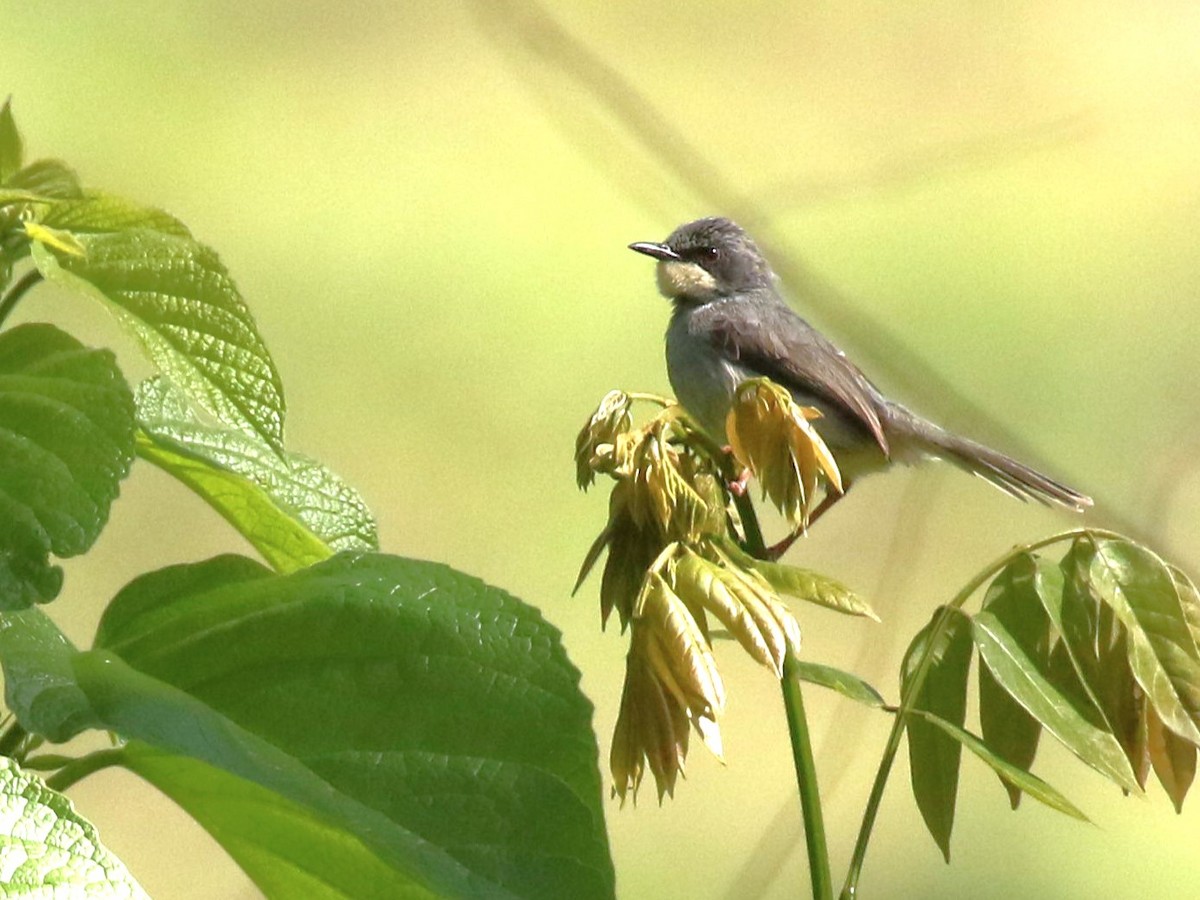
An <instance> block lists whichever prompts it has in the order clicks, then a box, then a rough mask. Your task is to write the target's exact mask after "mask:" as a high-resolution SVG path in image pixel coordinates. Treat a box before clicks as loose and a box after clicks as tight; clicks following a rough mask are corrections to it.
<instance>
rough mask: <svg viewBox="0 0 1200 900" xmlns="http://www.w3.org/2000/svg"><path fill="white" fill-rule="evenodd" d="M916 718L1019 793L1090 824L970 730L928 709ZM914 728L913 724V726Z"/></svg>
mask: <svg viewBox="0 0 1200 900" xmlns="http://www.w3.org/2000/svg"><path fill="white" fill-rule="evenodd" d="M916 715H918V716H920V717H921V718H922V719H923V720H924V721H926V722H929V723H930V724H931V725H933V726H934V727H936V728H938V729H940V730H941V731H943V732H944V733H946V734H947V735H949V736H950V737H951V738H953V739H954V740H956V741H958V742H959V743H960V744H962V745H963V746H964V747H966V748H967V749H968V750H970V751H971V752H972V753H974V754H975V755H976V756H977V757H979V758H980V759H981V760H983V761H984V762H985V763H987V764H988V765H989V766H991V767H992V770H993V771H994V772H995V773H996V774H997V775H999V776H1000V778H1001V779H1002V780H1003V781H1005V782H1006V783H1008V784H1009V785H1011V786H1012V788H1013V790H1014V791H1016V792H1017V793H1020V792H1022V791H1023V792H1024V793H1026V794H1028V795H1029V796H1030V797H1032V798H1033V799H1034V800H1037V801H1039V802H1040V803H1044V804H1046V805H1047V806H1049V807H1050V808H1051V809H1056V810H1058V811H1059V812H1061V813H1066V814H1067V815H1068V816H1071V817H1072V818H1075V819H1079V820H1080V821H1082V822H1087V821H1089V820H1088V817H1087V816H1085V815H1084V814H1083V813H1082V812H1081V811H1080V809H1079V807H1077V806H1076V805H1075V804H1074V803H1072V802H1071V801H1070V800H1068V799H1067V798H1066V797H1064V796H1063V795H1062V794H1060V793H1059V792H1058V791H1056V790H1055V789H1054V788H1052V787H1051V786H1050V785H1048V784H1047V783H1046V782H1045V781H1043V780H1042V779H1040V778H1038V777H1037V776H1036V775H1034V774H1033V773H1031V772H1027V771H1025V770H1024V769H1021V768H1018V767H1017V766H1014V765H1012V764H1011V763H1009V762H1008V761H1007V760H1005V759H1002V758H1001V757H1000V756H998V755H996V754H995V753H993V752H992V751H991V748H989V747H988V746H987V744H985V743H984V742H983V741H981V740H980V739H979V738H977V737H976V736H975V735H973V734H971V732H969V731H966V730H965V729H963V728H960V727H958V726H957V725H952V724H951V723H949V722H947V721H946V720H945V719H943V718H941V717H940V716H935V715H932V714H931V713H929V712H926V711H924V710H917V711H916ZM910 727H911V725H910Z"/></svg>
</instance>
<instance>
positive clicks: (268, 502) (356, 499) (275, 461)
mask: <svg viewBox="0 0 1200 900" xmlns="http://www.w3.org/2000/svg"><path fill="white" fill-rule="evenodd" d="M136 404H137V416H138V420H139V422H140V423H141V426H142V431H141V433H140V434H139V436H138V444H137V447H138V454H139V455H140V456H141V457H142V458H143V459H146V460H148V461H149V462H152V463H154V464H155V465H157V466H159V467H160V468H162V469H163V470H164V471H166V472H167V473H169V474H170V475H172V476H174V477H175V478H178V479H179V480H180V481H182V482H183V483H184V484H186V485H187V486H188V487H190V488H191V489H192V490H193V491H195V492H196V493H197V494H198V495H199V496H200V497H201V498H203V499H204V500H205V501H206V502H207V503H208V504H209V505H211V506H212V507H213V508H214V509H215V510H217V512H219V513H220V514H221V515H222V516H223V517H224V518H225V519H226V521H228V522H229V523H230V524H231V525H233V527H234V528H236V529H237V530H238V532H239V533H241V534H242V536H243V537H245V538H246V540H248V541H249V542H250V543H251V544H252V545H253V546H254V547H255V549H257V550H258V551H259V552H260V553H262V554H263V556H264V557H265V558H266V559H267V561H268V562H269V563H270V564H271V565H272V567H274V568H275V569H276V570H277V571H281V572H290V571H294V570H295V569H299V568H303V567H304V566H307V565H310V564H312V563H314V562H317V561H318V560H321V559H325V558H327V557H329V556H330V555H332V554H333V553H335V552H339V551H342V550H374V549H378V546H379V541H378V536H377V533H376V529H375V520H374V518H373V517H372V516H371V513H370V510H368V509H367V506H366V504H365V503H364V502H363V500H362V498H361V497H360V496H359V494H358V493H357V492H356V491H355V490H354V489H353V488H351V487H350V486H349V485H348V484H346V483H345V482H344V481H342V480H341V479H340V478H338V477H337V476H336V475H335V474H334V473H333V472H331V471H329V469H327V468H326V467H324V466H322V465H321V464H320V463H317V462H315V461H313V460H311V459H309V458H308V457H305V456H301V455H300V454H298V453H284V455H283V456H282V457H280V456H278V455H276V454H275V453H274V452H273V451H272V450H271V448H270V447H268V446H267V445H266V444H263V443H262V442H261V441H258V440H256V439H255V438H253V437H251V436H249V435H246V434H243V433H241V432H237V431H231V430H229V429H224V428H219V427H215V426H209V425H205V424H204V423H202V422H201V421H200V420H199V419H198V418H197V417H196V416H195V414H194V413H193V412H192V410H191V409H190V408H189V406H188V404H187V402H186V398H183V397H182V396H180V394H179V392H178V391H176V390H174V388H173V386H171V385H170V383H169V382H167V381H166V380H165V379H162V378H155V379H151V380H150V381H146V382H143V383H142V384H141V385H140V386H139V387H138V391H137V394H136Z"/></svg>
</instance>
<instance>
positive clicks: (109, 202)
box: [38, 191, 192, 238]
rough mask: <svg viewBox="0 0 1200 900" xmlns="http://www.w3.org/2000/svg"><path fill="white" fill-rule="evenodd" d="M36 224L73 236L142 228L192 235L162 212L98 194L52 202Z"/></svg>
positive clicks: (188, 236) (182, 235)
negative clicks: (67, 232) (69, 233)
mask: <svg viewBox="0 0 1200 900" xmlns="http://www.w3.org/2000/svg"><path fill="white" fill-rule="evenodd" d="M38 221H39V222H41V224H43V225H45V226H47V227H49V228H55V229H58V230H60V231H70V232H73V233H74V234H76V235H81V234H107V233H112V232H118V231H130V230H132V229H137V228H144V229H147V230H149V231H157V232H160V233H162V234H169V235H173V236H175V237H181V238H190V237H191V236H192V233H191V232H190V231H188V228H187V226H186V225H184V224H183V223H182V222H180V221H179V220H178V219H176V218H175V217H174V216H172V215H170V214H169V213H165V212H163V211H162V210H161V209H155V208H153V207H149V206H139V205H137V204H136V203H130V202H129V201H128V200H124V199H122V198H120V197H114V196H112V195H111V194H104V193H100V192H98V191H88V192H86V193H85V194H84V195H83V196H82V197H79V198H78V199H74V200H64V201H61V202H58V203H55V204H54V205H52V206H50V207H49V208H48V209H47V210H46V212H45V213H44V214H43V215H41V216H40V217H39V219H38Z"/></svg>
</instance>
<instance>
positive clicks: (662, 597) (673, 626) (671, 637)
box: [634, 572, 725, 719]
mask: <svg viewBox="0 0 1200 900" xmlns="http://www.w3.org/2000/svg"><path fill="white" fill-rule="evenodd" d="M634 617H635V619H637V620H638V624H639V627H641V628H643V629H644V630H645V632H646V633H647V634H650V635H653V637H654V638H655V639H656V640H657V645H658V646H659V647H660V648H661V650H662V655H663V658H664V659H665V660H666V662H667V664H668V665H669V666H670V669H671V672H672V673H673V674H674V678H675V681H676V682H677V683H678V684H679V685H680V686H681V687H682V688H684V690H685V693H686V696H687V701H686V702H685V703H684V704H683V705H685V706H686V707H687V708H688V709H690V710H692V712H693V713H694V714H695V716H704V717H706V718H709V719H713V718H715V717H716V716H717V715H719V714H720V712H721V710H722V709H723V708H724V706H725V685H724V683H723V682H722V680H721V673H720V672H719V671H717V663H716V660H715V659H713V655H712V649H711V648H710V647H709V646H708V641H707V640H706V639H705V637H704V634H703V633H702V632H701V631H700V628H699V626H698V625H697V623H696V620H695V619H694V618H693V617H692V615H691V613H690V612H689V611H688V609H687V606H686V604H685V603H684V602H683V601H682V600H681V599H680V598H679V596H678V595H677V594H676V593H675V592H674V591H672V590H671V588H670V587H669V586H668V585H667V583H666V581H665V580H664V579H663V577H662V576H661V575H659V574H658V573H657V572H651V573H650V575H649V576H647V586H646V590H645V591H643V593H642V597H641V598H640V602H639V604H638V607H637V608H636V609H635V612H634ZM651 659H653V656H651Z"/></svg>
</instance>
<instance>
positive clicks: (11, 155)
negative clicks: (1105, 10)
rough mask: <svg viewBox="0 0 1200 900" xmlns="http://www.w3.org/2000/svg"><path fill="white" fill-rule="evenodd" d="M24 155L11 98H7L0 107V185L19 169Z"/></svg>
mask: <svg viewBox="0 0 1200 900" xmlns="http://www.w3.org/2000/svg"><path fill="white" fill-rule="evenodd" d="M24 155H25V154H24V147H23V145H22V143H21V133H20V132H19V131H17V123H16V121H14V119H13V114H12V98H11V97H9V98H7V99H6V100H5V101H4V106H2V107H0V184H4V182H6V181H8V179H9V178H11V177H12V176H13V174H14V173H16V171H17V170H18V169H20V168H21V165H22V161H23V159H24Z"/></svg>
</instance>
